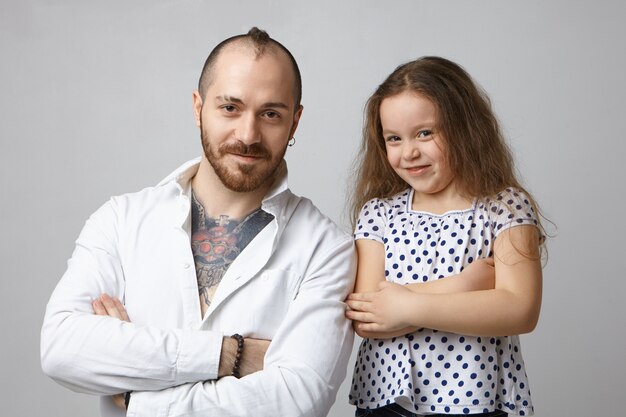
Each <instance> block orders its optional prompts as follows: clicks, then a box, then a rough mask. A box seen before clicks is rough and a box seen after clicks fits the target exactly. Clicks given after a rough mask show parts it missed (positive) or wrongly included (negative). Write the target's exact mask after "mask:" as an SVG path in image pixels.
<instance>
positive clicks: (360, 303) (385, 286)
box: [346, 281, 417, 332]
mask: <svg viewBox="0 0 626 417" xmlns="http://www.w3.org/2000/svg"><path fill="white" fill-rule="evenodd" d="M416 296H417V295H416V294H415V293H414V292H412V291H410V290H409V289H408V288H405V287H404V286H403V285H399V284H393V283H391V282H388V281H382V282H381V283H379V284H378V291H376V292H367V293H352V294H350V295H349V296H348V298H347V300H346V304H348V307H349V308H350V310H347V311H346V317H347V318H349V319H351V320H355V321H357V322H359V323H357V324H356V326H357V329H358V330H360V331H364V332H393V331H397V330H400V329H403V328H405V327H407V326H409V325H410V323H409V321H410V320H409V319H407V311H409V310H410V309H409V308H408V306H410V305H411V304H412V303H414V302H415V297H416Z"/></svg>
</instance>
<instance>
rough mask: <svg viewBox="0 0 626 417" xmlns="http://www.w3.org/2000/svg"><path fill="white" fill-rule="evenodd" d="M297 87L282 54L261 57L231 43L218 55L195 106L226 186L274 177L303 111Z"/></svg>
mask: <svg viewBox="0 0 626 417" xmlns="http://www.w3.org/2000/svg"><path fill="white" fill-rule="evenodd" d="M293 86H294V74H293V72H292V70H291V67H290V64H289V61H288V58H287V57H286V56H284V54H282V53H280V52H275V51H274V50H271V49H270V50H267V51H266V52H265V53H264V54H263V55H261V56H259V57H256V55H255V53H254V52H253V51H252V50H251V49H250V48H247V47H243V46H231V47H227V48H226V49H225V50H223V51H222V52H221V54H220V55H219V58H218V60H217V62H216V64H215V68H214V69H213V76H212V83H211V84H210V85H209V87H208V88H207V91H206V94H205V97H204V100H199V97H196V96H194V106H195V108H196V115H197V120H198V123H199V125H200V131H201V137H202V146H203V148H204V153H205V155H206V158H207V159H208V161H209V163H210V164H211V166H212V167H213V169H214V171H215V173H216V174H217V176H218V177H219V179H220V180H221V181H222V183H223V184H224V185H225V186H226V187H227V188H229V189H231V190H233V191H239V192H247V191H253V190H256V189H258V188H259V187H261V186H263V185H265V184H267V183H268V182H269V181H272V179H273V178H272V177H273V174H274V172H275V171H276V168H278V166H279V165H280V163H281V161H282V159H283V156H284V154H285V150H286V148H287V143H288V141H289V139H290V138H291V136H292V135H293V134H294V132H295V130H296V127H297V125H298V121H299V119H300V115H301V113H302V108H301V107H300V108H299V109H294V106H295V103H294V91H293ZM198 102H199V103H198Z"/></svg>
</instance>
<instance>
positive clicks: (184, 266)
mask: <svg viewBox="0 0 626 417" xmlns="http://www.w3.org/2000/svg"><path fill="white" fill-rule="evenodd" d="M190 266H191V265H189V264H188V263H187V262H185V263H184V264H183V268H185V269H189V267H190Z"/></svg>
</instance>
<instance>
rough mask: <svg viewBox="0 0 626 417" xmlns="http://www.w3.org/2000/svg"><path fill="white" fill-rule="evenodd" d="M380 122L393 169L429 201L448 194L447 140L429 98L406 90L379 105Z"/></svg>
mask: <svg viewBox="0 0 626 417" xmlns="http://www.w3.org/2000/svg"><path fill="white" fill-rule="evenodd" d="M380 121H381V125H382V131H383V139H384V141H385V148H386V150H387V160H388V161H389V164H390V165H391V167H392V168H393V170H394V171H395V172H396V173H397V174H398V176H400V178H402V179H403V180H404V181H406V183H407V184H408V185H410V186H411V187H412V188H413V189H414V190H415V198H416V199H422V200H424V199H425V200H428V199H432V198H433V197H436V198H439V197H441V196H444V195H446V194H448V192H449V191H452V190H451V189H450V185H452V184H453V174H452V171H451V170H450V168H449V167H448V164H447V162H446V156H445V153H444V146H445V145H444V139H443V138H442V137H441V135H440V134H438V133H437V130H436V129H437V109H436V108H435V105H434V104H433V103H432V102H431V101H430V100H429V99H427V98H426V97H424V96H422V95H419V94H416V93H414V92H410V91H405V92H402V93H400V94H397V95H395V96H391V97H388V98H386V99H384V100H383V101H382V103H381V104H380Z"/></svg>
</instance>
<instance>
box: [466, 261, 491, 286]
mask: <svg viewBox="0 0 626 417" xmlns="http://www.w3.org/2000/svg"><path fill="white" fill-rule="evenodd" d="M459 278H463V280H462V281H460V283H461V284H463V286H464V291H481V290H493V289H494V288H495V287H496V268H495V263H494V260H493V258H482V259H476V260H475V261H474V262H472V263H471V264H469V265H467V266H466V267H465V268H464V269H463V271H461V273H460V274H459Z"/></svg>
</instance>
